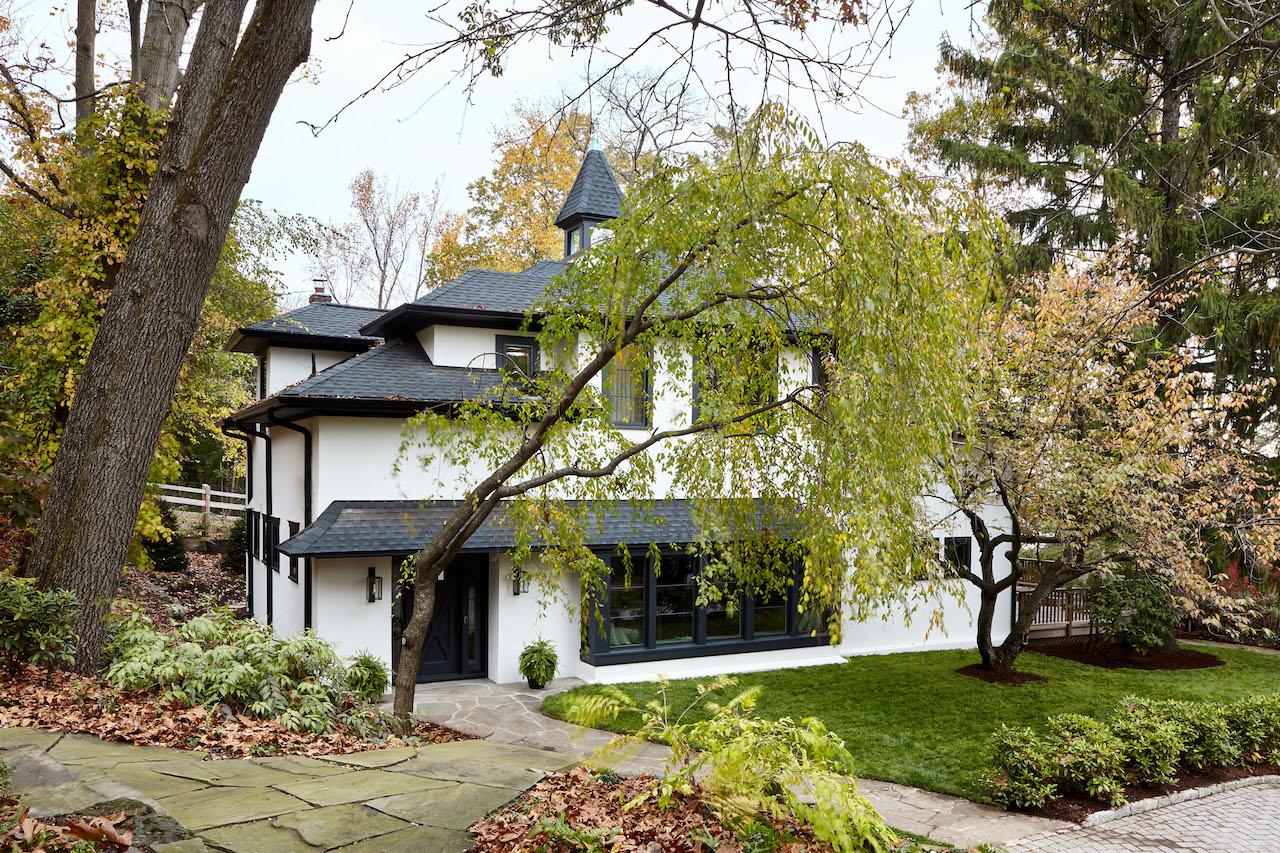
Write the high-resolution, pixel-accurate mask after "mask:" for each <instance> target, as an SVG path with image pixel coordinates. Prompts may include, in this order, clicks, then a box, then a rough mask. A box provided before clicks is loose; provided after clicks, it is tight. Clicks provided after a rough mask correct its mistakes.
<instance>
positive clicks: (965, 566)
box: [940, 536, 973, 577]
mask: <svg viewBox="0 0 1280 853" xmlns="http://www.w3.org/2000/svg"><path fill="white" fill-rule="evenodd" d="M941 545H942V547H941V554H940V559H941V560H942V564H943V565H944V566H948V567H949V568H948V570H947V573H948V575H950V576H952V577H960V576H961V575H960V573H961V572H962V571H964V572H969V571H972V570H973V537H972V536H944V537H943V538H942V543H941Z"/></svg>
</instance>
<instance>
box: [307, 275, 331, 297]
mask: <svg viewBox="0 0 1280 853" xmlns="http://www.w3.org/2000/svg"><path fill="white" fill-rule="evenodd" d="M311 283H312V284H314V285H315V286H316V289H315V291H314V292H313V293H312V294H311V296H310V297H308V299H307V302H332V301H333V296H332V295H330V294H328V293H325V292H324V286H325V285H326V284H328V283H329V279H327V278H313V279H312V280H311Z"/></svg>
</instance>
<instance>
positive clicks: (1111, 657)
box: [1027, 639, 1223, 671]
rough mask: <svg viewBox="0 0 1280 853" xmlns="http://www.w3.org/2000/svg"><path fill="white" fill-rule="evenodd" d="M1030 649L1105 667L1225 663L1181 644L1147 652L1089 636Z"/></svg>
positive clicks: (1156, 667)
mask: <svg viewBox="0 0 1280 853" xmlns="http://www.w3.org/2000/svg"><path fill="white" fill-rule="evenodd" d="M1027 651H1030V652H1035V653H1037V654H1042V655H1048V656H1050V657H1055V658H1061V659H1063V660H1070V661H1075V662H1076V663H1083V664H1088V665H1089V666H1098V667H1102V668H1103V669H1142V670H1147V671H1157V670H1182V669H1209V668H1210V667H1215V666H1222V665H1223V660H1222V659H1221V658H1219V657H1218V656H1217V655H1212V654H1209V653H1208V652H1202V651H1197V650H1195V649H1188V648H1183V647H1181V646H1177V647H1175V648H1172V649H1152V650H1150V651H1148V652H1146V653H1144V654H1140V653H1138V652H1136V651H1134V650H1133V649H1132V648H1130V647H1129V646H1126V645H1122V644H1120V643H1114V642H1110V641H1106V640H1101V641H1098V642H1090V641H1089V640H1087V639H1073V640H1057V641H1040V642H1036V643H1033V644H1031V645H1029V646H1027Z"/></svg>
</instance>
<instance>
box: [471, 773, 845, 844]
mask: <svg viewBox="0 0 1280 853" xmlns="http://www.w3.org/2000/svg"><path fill="white" fill-rule="evenodd" d="M654 782H655V780H654V779H653V777H649V776H635V777H631V778H626V779H622V780H620V781H617V780H609V779H604V778H600V777H598V776H595V775H593V774H592V773H591V772H590V771H589V770H587V769H586V768H583V767H576V768H574V769H572V770H569V771H567V772H565V773H553V774H551V775H549V776H547V777H546V778H545V779H543V780H542V781H541V782H539V783H538V784H536V785H534V786H533V787H532V788H530V789H529V790H528V791H526V792H525V794H524V796H523V797H521V798H520V799H519V800H517V801H516V802H515V803H513V804H511V805H510V806H507V807H506V808H505V809H502V810H501V811H499V812H495V813H494V814H492V815H489V816H488V817H486V818H483V819H482V820H480V821H478V822H477V823H475V824H474V825H472V827H471V833H472V835H473V836H474V837H475V844H476V846H475V850H476V851H477V853H533V851H547V853H571V851H572V852H573V853H576V851H581V850H583V849H590V848H589V847H587V845H586V843H584V838H585V837H586V836H594V838H595V840H596V841H597V842H598V845H599V847H598V849H603V850H608V851H609V853H641V851H643V853H652V851H663V853H667V851H671V853H711V852H712V851H714V853H743V851H744V850H745V849H746V848H744V847H743V846H742V844H741V842H739V841H738V839H737V838H735V836H734V834H733V833H732V832H731V831H730V830H729V829H728V827H726V826H725V825H724V824H723V823H721V822H720V820H719V819H718V818H717V817H716V816H715V814H714V813H713V812H712V811H711V809H710V808H709V807H708V806H707V805H706V804H705V803H703V802H702V801H701V800H700V799H698V797H696V796H692V797H679V798H677V799H676V800H674V801H673V802H672V804H671V808H669V809H667V810H665V811H663V810H660V809H659V808H658V805H657V803H656V802H654V801H653V800H646V801H645V802H644V803H642V804H640V805H638V806H636V807H635V808H632V809H628V810H626V811H624V810H623V808H622V806H623V804H624V803H628V802H630V801H632V800H633V799H635V798H636V797H638V796H640V795H641V794H643V793H645V792H646V791H649V790H650V789H652V787H653V785H654ZM553 822H554V825H552V826H549V824H552V823H553ZM776 828H777V829H778V830H780V831H781V832H782V833H783V834H784V835H786V836H789V837H791V838H792V839H793V840H792V841H790V842H784V843H783V844H781V845H780V846H778V847H777V848H775V849H776V850H777V851H778V853H799V851H806V853H820V851H821V853H829V851H830V850H831V847H830V846H829V845H827V844H825V843H822V842H818V841H814V840H813V836H812V835H811V834H810V833H809V830H808V828H807V827H804V826H801V825H799V824H794V823H793V824H790V825H778V826H776Z"/></svg>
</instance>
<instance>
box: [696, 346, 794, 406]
mask: <svg viewBox="0 0 1280 853" xmlns="http://www.w3.org/2000/svg"><path fill="white" fill-rule="evenodd" d="M751 358H752V359H753V360H754V361H755V362H756V363H754V364H751V365H749V366H747V369H746V370H744V371H742V373H741V375H740V376H733V377H721V376H720V374H719V371H717V370H716V368H715V365H714V364H712V363H711V362H710V361H709V360H708V359H707V358H706V357H705V356H703V355H701V354H699V353H696V352H695V353H694V354H693V376H692V382H693V386H692V389H691V394H690V399H691V401H692V412H691V416H692V419H693V421H694V422H695V423H696V422H697V421H698V420H699V419H701V418H702V417H703V416H704V414H705V400H706V398H707V397H708V395H719V396H722V398H724V397H729V395H730V394H732V399H733V400H734V401H735V402H737V403H739V404H740V405H742V406H746V407H754V406H758V405H760V404H761V403H769V402H772V401H774V400H776V399H778V380H779V370H778V350H777V348H776V347H773V346H769V345H763V346H761V347H760V348H759V349H757V350H755V351H754V352H753V353H752V355H751ZM729 381H732V382H733V383H734V384H735V385H740V386H741V387H740V388H730V387H728V385H727V383H728V382H729Z"/></svg>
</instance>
